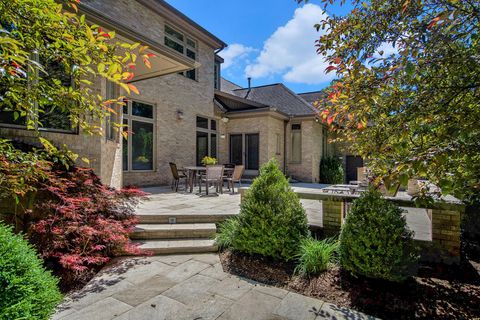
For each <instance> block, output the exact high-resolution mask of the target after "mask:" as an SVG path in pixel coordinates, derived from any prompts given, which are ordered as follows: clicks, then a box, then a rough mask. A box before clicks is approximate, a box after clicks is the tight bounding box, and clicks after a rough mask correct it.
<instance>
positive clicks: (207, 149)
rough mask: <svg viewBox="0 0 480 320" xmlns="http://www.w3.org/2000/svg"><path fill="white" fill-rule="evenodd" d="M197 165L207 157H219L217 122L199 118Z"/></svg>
mask: <svg viewBox="0 0 480 320" xmlns="http://www.w3.org/2000/svg"><path fill="white" fill-rule="evenodd" d="M196 148H197V150H196V151H197V152H196V153H197V165H201V164H202V159H203V158H204V157H206V156H209V157H213V158H216V157H217V121H216V120H213V119H208V118H204V117H197V147H196Z"/></svg>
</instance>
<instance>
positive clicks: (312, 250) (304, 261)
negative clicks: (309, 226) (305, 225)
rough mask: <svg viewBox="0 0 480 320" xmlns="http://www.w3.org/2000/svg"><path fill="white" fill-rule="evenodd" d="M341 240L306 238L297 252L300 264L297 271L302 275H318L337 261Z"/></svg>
mask: <svg viewBox="0 0 480 320" xmlns="http://www.w3.org/2000/svg"><path fill="white" fill-rule="evenodd" d="M338 245H339V242H338V241H337V240H335V239H333V238H329V239H324V240H315V239H313V238H311V237H308V238H306V239H304V240H303V241H302V242H301V244H300V250H299V253H298V254H297V258H298V265H297V266H296V267H295V273H296V274H299V275H302V276H309V275H316V274H319V273H321V272H323V271H326V270H327V269H328V268H330V267H331V266H332V265H333V264H334V263H335V261H336V252H337V250H338Z"/></svg>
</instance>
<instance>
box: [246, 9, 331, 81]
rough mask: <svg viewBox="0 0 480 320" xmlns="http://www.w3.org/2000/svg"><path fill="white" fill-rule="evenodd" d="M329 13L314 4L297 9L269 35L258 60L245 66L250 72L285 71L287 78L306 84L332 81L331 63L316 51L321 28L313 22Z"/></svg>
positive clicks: (256, 74) (265, 74)
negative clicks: (329, 71) (317, 28)
mask: <svg viewBox="0 0 480 320" xmlns="http://www.w3.org/2000/svg"><path fill="white" fill-rule="evenodd" d="M326 17H327V14H326V13H325V12H324V11H323V10H322V9H321V8H320V7H319V6H317V5H314V4H306V5H304V6H303V7H301V8H299V9H297V10H295V14H294V16H293V18H292V19H291V20H290V21H288V22H287V23H286V24H285V25H284V26H281V27H279V28H278V29H277V30H276V31H275V32H274V33H273V34H272V35H271V36H270V38H269V39H268V40H267V41H266V42H265V44H264V46H263V49H262V51H261V53H260V55H259V56H258V57H257V59H256V61H255V62H254V63H252V64H250V65H248V66H247V67H246V69H245V73H246V74H247V76H251V77H253V78H263V77H269V76H274V75H282V76H283V80H285V81H288V82H297V83H307V84H320V83H325V82H329V81H331V80H332V79H333V78H334V77H335V74H334V73H329V74H325V68H326V67H327V66H328V63H326V62H325V61H324V60H323V57H322V56H319V55H318V54H317V53H316V50H315V46H314V45H315V40H317V39H318V38H319V37H320V35H321V34H322V31H320V32H317V31H316V30H315V28H314V27H313V26H314V25H315V24H316V23H319V22H320V21H321V20H323V19H325V18H326Z"/></svg>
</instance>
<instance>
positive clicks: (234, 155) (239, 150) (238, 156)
mask: <svg viewBox="0 0 480 320" xmlns="http://www.w3.org/2000/svg"><path fill="white" fill-rule="evenodd" d="M230 163H233V164H237V165H242V164H243V135H241V134H231V135H230Z"/></svg>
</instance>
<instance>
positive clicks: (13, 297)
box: [0, 223, 62, 320]
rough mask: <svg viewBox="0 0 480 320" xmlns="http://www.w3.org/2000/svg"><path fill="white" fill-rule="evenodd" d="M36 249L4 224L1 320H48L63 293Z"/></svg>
mask: <svg viewBox="0 0 480 320" xmlns="http://www.w3.org/2000/svg"><path fill="white" fill-rule="evenodd" d="M57 283H58V280H57V279H56V278H55V277H53V276H52V275H51V273H50V272H49V271H46V270H45V268H44V267H43V261H42V260H41V259H40V258H38V256H37V252H36V251H35V249H34V248H33V247H32V246H31V245H30V244H29V243H28V241H27V240H25V239H24V238H23V237H22V235H16V234H14V233H13V230H12V227H7V226H5V225H4V224H3V223H0V319H1V320H11V319H38V320H47V319H49V317H50V315H51V314H52V313H53V311H54V309H55V306H56V305H57V304H58V303H59V302H60V300H61V299H62V296H61V294H60V292H59V290H58V288H57Z"/></svg>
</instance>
